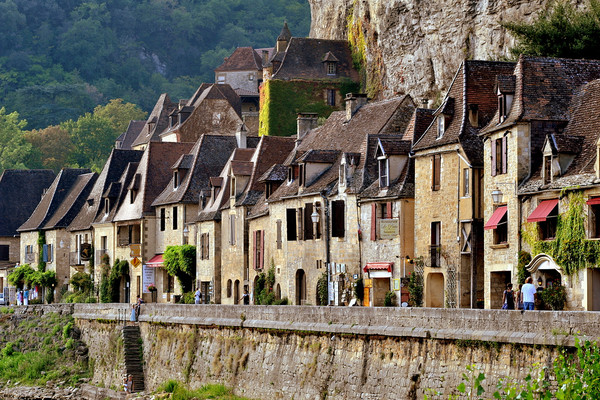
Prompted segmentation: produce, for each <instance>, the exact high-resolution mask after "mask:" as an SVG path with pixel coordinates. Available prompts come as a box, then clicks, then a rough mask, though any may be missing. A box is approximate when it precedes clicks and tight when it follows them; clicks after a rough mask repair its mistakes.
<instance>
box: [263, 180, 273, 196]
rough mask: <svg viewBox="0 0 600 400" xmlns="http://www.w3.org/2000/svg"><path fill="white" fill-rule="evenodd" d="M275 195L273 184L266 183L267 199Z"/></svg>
mask: <svg viewBox="0 0 600 400" xmlns="http://www.w3.org/2000/svg"><path fill="white" fill-rule="evenodd" d="M272 193H273V184H272V183H271V182H265V198H266V199H268V198H269V197H271V194H272Z"/></svg>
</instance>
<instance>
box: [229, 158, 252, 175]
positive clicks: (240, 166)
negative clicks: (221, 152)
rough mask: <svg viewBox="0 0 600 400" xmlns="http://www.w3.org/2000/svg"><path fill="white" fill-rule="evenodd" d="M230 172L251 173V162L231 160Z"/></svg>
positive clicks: (237, 173) (235, 173)
mask: <svg viewBox="0 0 600 400" xmlns="http://www.w3.org/2000/svg"><path fill="white" fill-rule="evenodd" d="M231 172H232V173H233V174H234V175H247V176H250V175H251V174H252V163H251V162H249V161H232V162H231Z"/></svg>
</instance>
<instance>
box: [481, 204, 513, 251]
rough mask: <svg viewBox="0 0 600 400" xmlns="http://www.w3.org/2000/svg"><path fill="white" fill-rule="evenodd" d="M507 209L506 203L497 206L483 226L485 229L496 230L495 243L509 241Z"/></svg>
mask: <svg viewBox="0 0 600 400" xmlns="http://www.w3.org/2000/svg"><path fill="white" fill-rule="evenodd" d="M506 211H507V207H506V205H501V206H498V207H496V209H495V210H494V213H493V214H492V216H491V217H490V219H489V220H488V222H487V223H486V224H485V226H484V227H483V229H485V230H488V229H493V230H494V240H493V243H494V244H505V243H508V217H507V212H506Z"/></svg>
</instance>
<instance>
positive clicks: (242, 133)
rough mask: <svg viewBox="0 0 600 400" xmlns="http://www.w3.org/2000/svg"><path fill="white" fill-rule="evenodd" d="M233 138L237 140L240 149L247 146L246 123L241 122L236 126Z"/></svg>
mask: <svg viewBox="0 0 600 400" xmlns="http://www.w3.org/2000/svg"><path fill="white" fill-rule="evenodd" d="M235 139H236V140H237V145H238V147H239V148H240V149H245V148H246V147H248V145H247V139H248V128H246V124H244V123H241V124H240V125H239V126H238V130H237V131H236V132H235Z"/></svg>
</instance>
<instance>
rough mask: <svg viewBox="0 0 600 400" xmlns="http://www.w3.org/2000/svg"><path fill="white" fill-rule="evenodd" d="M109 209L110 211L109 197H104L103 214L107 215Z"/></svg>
mask: <svg viewBox="0 0 600 400" xmlns="http://www.w3.org/2000/svg"><path fill="white" fill-rule="evenodd" d="M109 211H110V199H108V198H106V199H104V214H106V215H108V212H109Z"/></svg>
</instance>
